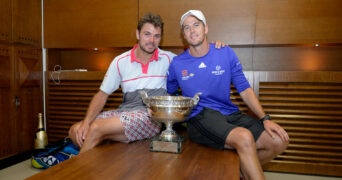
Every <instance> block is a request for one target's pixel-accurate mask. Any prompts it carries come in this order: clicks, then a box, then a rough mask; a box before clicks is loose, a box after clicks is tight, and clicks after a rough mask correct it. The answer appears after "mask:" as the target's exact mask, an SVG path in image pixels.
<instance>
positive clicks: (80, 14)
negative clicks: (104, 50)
mask: <svg viewBox="0 0 342 180" xmlns="http://www.w3.org/2000/svg"><path fill="white" fill-rule="evenodd" d="M137 19H138V0H116V1H112V0H104V1H101V2H98V1H93V0H84V1H82V3H80V2H79V1H75V0H71V1H70V0H50V1H45V2H44V40H45V42H44V47H47V48H67V47H69V48H73V47H74V48H79V47H86V48H94V47H127V46H129V47H130V46H132V45H133V44H134V43H135V41H136V37H135V30H136V26H137Z"/></svg>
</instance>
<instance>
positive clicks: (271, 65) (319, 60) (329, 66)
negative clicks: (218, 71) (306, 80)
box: [238, 45, 342, 71]
mask: <svg viewBox="0 0 342 180" xmlns="http://www.w3.org/2000/svg"><path fill="white" fill-rule="evenodd" d="M341 52H342V46H320V47H315V46H313V45H312V46H292V47H291V46H288V47H280V46H278V47H254V48H253V55H252V59H250V60H251V61H252V64H253V65H252V68H250V66H244V68H245V69H246V70H255V71H258V70H262V71H341V70H342V63H341V59H342V53H341ZM238 55H239V54H238ZM241 57H244V56H241ZM242 60H243V59H242ZM247 62H248V61H247ZM243 65H244V64H243Z"/></svg>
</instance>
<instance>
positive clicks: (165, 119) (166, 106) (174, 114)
mask: <svg viewBox="0 0 342 180" xmlns="http://www.w3.org/2000/svg"><path fill="white" fill-rule="evenodd" d="M140 94H141V96H142V100H143V102H144V104H146V106H147V107H148V108H150V110H151V115H152V119H153V120H154V121H159V122H162V123H164V124H165V127H166V129H165V130H164V131H162V132H161V134H160V135H159V139H160V140H162V141H177V140H178V139H179V136H178V135H177V133H176V132H175V131H174V130H173V129H172V126H173V124H174V123H176V122H182V121H185V120H186V119H187V117H188V116H189V114H190V112H191V110H192V108H193V106H195V105H197V103H198V101H199V95H200V94H201V93H197V94H196V95H195V96H194V97H193V98H190V97H184V96H151V97H148V96H147V93H146V92H145V91H140Z"/></svg>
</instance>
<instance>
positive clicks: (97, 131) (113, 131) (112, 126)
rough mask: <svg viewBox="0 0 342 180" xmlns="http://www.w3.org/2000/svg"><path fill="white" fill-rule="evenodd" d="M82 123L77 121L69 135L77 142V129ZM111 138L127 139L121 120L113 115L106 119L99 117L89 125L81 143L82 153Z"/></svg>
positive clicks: (117, 139) (115, 139)
mask: <svg viewBox="0 0 342 180" xmlns="http://www.w3.org/2000/svg"><path fill="white" fill-rule="evenodd" d="M79 125H80V123H79V122H78V123H76V124H75V125H73V126H72V127H71V128H70V131H69V137H70V138H71V140H72V141H73V142H74V143H75V142H76V134H75V133H76V131H75V129H77V127H78V126H79ZM105 139H110V140H114V141H127V140H128V139H127V137H126V136H125V134H124V127H123V125H122V123H121V121H120V120H119V119H118V118H117V117H111V118H106V119H97V120H95V121H94V122H93V123H92V124H91V125H90V127H89V129H88V131H87V136H86V137H85V139H84V142H83V144H82V145H81V147H80V148H81V150H80V153H82V152H85V151H87V150H89V149H92V148H93V147H95V146H96V145H98V144H100V143H101V142H102V141H103V140H105Z"/></svg>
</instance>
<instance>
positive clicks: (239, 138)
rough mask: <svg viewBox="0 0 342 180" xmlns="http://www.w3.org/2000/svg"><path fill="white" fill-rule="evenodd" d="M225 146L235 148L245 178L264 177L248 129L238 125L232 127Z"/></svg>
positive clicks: (256, 179)
mask: <svg viewBox="0 0 342 180" xmlns="http://www.w3.org/2000/svg"><path fill="white" fill-rule="evenodd" d="M226 148H233V149H236V151H237V153H238V155H239V158H240V164H241V171H242V174H243V175H244V177H245V178H246V179H247V180H248V179H255V180H259V179H260V180H262V179H265V177H264V173H263V170H262V168H261V164H260V162H259V158H258V154H257V151H256V144H255V141H254V138H253V135H252V134H251V133H250V131H249V130H247V129H245V128H240V127H237V128H235V129H233V130H232V131H231V132H230V133H229V135H228V137H227V139H226Z"/></svg>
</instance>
